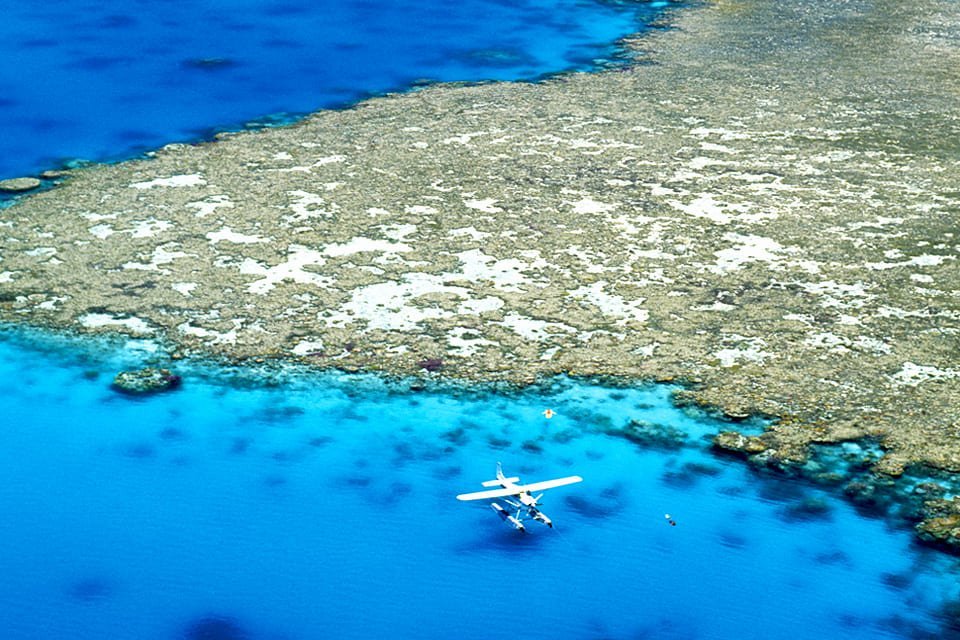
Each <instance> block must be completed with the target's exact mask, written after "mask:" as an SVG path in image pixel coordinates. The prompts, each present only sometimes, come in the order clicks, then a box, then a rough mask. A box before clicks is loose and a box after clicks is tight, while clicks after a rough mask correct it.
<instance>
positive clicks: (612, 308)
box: [570, 282, 650, 322]
mask: <svg viewBox="0 0 960 640" xmlns="http://www.w3.org/2000/svg"><path fill="white" fill-rule="evenodd" d="M606 286H607V283H605V282H594V283H593V284H591V285H589V286H586V285H585V286H582V287H580V288H578V289H574V290H573V291H571V292H570V295H571V296H572V297H574V298H579V299H580V300H583V301H585V302H588V303H590V304H592V305H593V306H595V307H596V308H597V309H599V310H600V312H601V313H603V314H605V315H609V316H616V317H618V318H623V319H625V320H632V321H634V322H646V321H647V319H648V318H649V317H650V312H649V311H647V310H646V309H643V308H642V307H641V306H640V305H642V304H643V303H644V302H645V301H646V299H645V298H638V299H636V300H630V301H626V300H624V299H623V296H619V295H616V294H613V293H607V291H605V288H606Z"/></svg>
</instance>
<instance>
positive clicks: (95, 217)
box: [0, 0, 960, 475]
mask: <svg viewBox="0 0 960 640" xmlns="http://www.w3.org/2000/svg"><path fill="white" fill-rule="evenodd" d="M669 25H670V26H669V27H668V26H666V24H665V25H664V28H662V29H655V30H654V31H652V32H650V33H646V34H643V35H642V36H637V37H636V39H634V40H632V41H630V42H628V43H626V45H627V46H628V47H630V48H631V49H632V50H633V51H634V55H635V58H636V59H635V64H633V65H632V66H630V67H629V68H628V69H626V70H619V71H609V72H603V73H595V74H569V75H565V76H562V77H559V78H555V79H553V80H550V81H547V82H543V83H537V84H523V83H491V84H483V85H478V86H451V85H440V86H434V87H429V88H425V89H422V90H418V91H415V92H412V93H407V94H401V95H390V96H386V97H382V98H377V99H373V100H369V101H366V102H363V103H361V104H359V105H357V106H356V107H354V108H351V109H347V110H343V111H324V112H319V113H317V114H315V115H313V116H311V117H309V118H307V119H306V120H304V121H302V122H299V123H298V124H295V125H293V126H289V127H285V128H276V129H265V130H260V131H249V132H242V133H234V134H224V135H220V136H218V137H217V139H216V140H214V141H211V142H208V143H203V144H198V145H171V146H169V147H165V148H163V149H161V150H159V151H157V152H156V153H154V154H152V157H150V158H148V159H143V160H134V161H128V162H123V163H120V164H115V165H97V166H90V167H86V168H82V169H77V170H73V171H71V172H69V174H68V176H67V177H66V178H65V179H64V180H63V181H62V183H60V184H58V185H57V186H55V187H54V188H52V189H50V190H48V191H45V192H42V193H36V194H33V195H30V196H28V197H24V198H22V199H21V200H20V201H18V202H17V203H16V204H15V205H13V206H11V207H8V208H6V209H3V210H2V211H0V255H2V261H0V319H2V320H5V321H13V322H17V323H26V324H30V325H37V326H49V327H57V328H70V329H76V330H80V331H89V332H101V331H119V332H125V333H129V334H131V335H136V336H144V337H151V338H155V339H158V340H162V341H163V342H164V343H165V344H167V345H168V346H169V348H170V354H171V355H172V356H176V355H179V354H186V353H203V354H212V355H220V356H224V357H227V358H229V359H235V360H238V361H243V360H246V359H258V360H259V359H276V358H284V359H299V360H303V361H306V362H310V363H312V364H314V365H315V366H317V367H340V368H344V369H348V370H353V369H357V370H361V369H362V370H377V371H384V372H387V373H391V374H404V375H406V374H411V373H414V374H417V373H419V374H425V375H426V374H429V375H435V374H434V373H433V372H436V371H439V374H440V375H443V376H448V377H451V378H457V379H470V380H505V381H510V382H516V383H527V382H531V381H534V380H536V379H538V378H540V377H543V376H547V375H550V374H555V373H573V374H584V375H603V376H615V377H621V376H622V377H625V378H630V379H637V378H640V379H676V380H682V381H685V382H687V383H688V384H689V385H690V387H689V392H688V393H687V395H688V396H689V400H690V401H693V402H697V403H700V404H704V405H708V406H712V407H716V408H718V409H719V410H722V411H724V412H726V413H727V414H728V415H730V416H733V417H736V416H746V415H748V414H752V413H762V414H766V415H769V416H774V417H776V418H777V420H776V421H775V422H774V423H773V424H772V425H771V427H770V428H769V430H768V431H767V433H765V434H764V435H763V436H761V438H762V441H761V442H762V447H760V448H763V449H764V450H766V451H769V452H771V454H772V455H774V456H775V457H776V458H778V459H780V460H795V461H802V460H803V459H804V458H805V456H806V450H807V449H806V448H807V446H808V445H809V444H810V443H812V442H821V443H823V442H838V441H843V440H850V439H855V438H860V437H864V436H871V437H876V438H878V439H880V440H881V442H882V445H883V448H884V452H885V454H884V456H883V457H882V458H881V459H880V461H879V462H878V463H877V467H876V469H877V470H878V471H883V472H886V473H889V474H892V475H897V474H899V473H902V471H903V468H904V466H905V465H909V464H911V463H927V464H929V465H932V466H935V467H939V468H943V469H947V470H953V471H960V437H958V435H960V411H958V407H960V402H958V400H960V365H957V358H956V355H957V353H958V342H957V341H958V335H957V334H958V331H960V322H958V320H960V309H958V295H960V289H958V277H957V276H958V273H957V257H958V238H957V235H956V234H957V232H958V229H957V228H956V227H957V224H956V222H957V218H958V214H960V76H958V74H957V72H956V70H957V69H960V38H958V36H957V33H960V5H958V4H957V3H955V2H949V1H948V0H918V1H917V2H913V3H902V2H895V1H893V0H879V1H873V2H867V1H865V0H864V1H858V0H852V1H849V2H834V1H827V0H791V1H786V2H773V1H772V0H742V1H727V0H717V1H714V2H707V3H705V4H703V5H701V6H698V7H695V8H687V9H684V10H682V11H678V12H675V13H673V14H670V19H669Z"/></svg>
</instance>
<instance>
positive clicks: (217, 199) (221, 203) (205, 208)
mask: <svg viewBox="0 0 960 640" xmlns="http://www.w3.org/2000/svg"><path fill="white" fill-rule="evenodd" d="M186 206H188V207H190V208H191V209H196V210H197V212H196V213H195V214H194V215H195V216H196V217H198V218H205V217H207V216H208V215H210V214H211V213H213V212H214V211H216V210H217V209H219V208H221V207H226V208H231V207H233V203H232V202H230V198H229V197H228V196H225V195H216V196H210V197H209V198H206V199H205V200H198V201H196V202H188V203H187V204H186Z"/></svg>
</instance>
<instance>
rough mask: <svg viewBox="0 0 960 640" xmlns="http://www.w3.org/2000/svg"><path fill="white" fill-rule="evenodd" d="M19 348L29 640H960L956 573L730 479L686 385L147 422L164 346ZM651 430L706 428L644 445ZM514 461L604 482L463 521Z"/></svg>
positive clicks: (299, 390) (317, 403) (7, 519)
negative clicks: (518, 515)
mask: <svg viewBox="0 0 960 640" xmlns="http://www.w3.org/2000/svg"><path fill="white" fill-rule="evenodd" d="M17 335H18V334H6V337H5V339H4V340H3V341H0V371H2V374H3V376H4V377H3V379H4V380H6V381H7V384H6V385H5V387H4V390H3V392H2V406H3V411H4V420H3V426H2V427H0V511H2V513H3V514H4V518H3V519H2V520H0V540H2V541H3V553H2V554H0V575H3V576H4V579H3V580H2V581H0V620H3V627H4V634H3V637H4V638H11V639H15V640H20V639H28V638H30V639H35V638H68V637H69V638H73V639H84V638H91V639H93V638H140V639H152V638H157V639H169V638H241V637H243V638H319V637H335V638H372V637H395V638H448V637H460V638H514V637H517V636H518V635H519V636H522V637H525V638H544V639H546V638H550V639H557V638H684V639H687V638H757V639H760V638H800V639H804V638H818V639H822V638H910V637H913V638H949V637H957V632H956V626H952V627H951V626H950V624H951V622H950V618H949V615H948V614H945V613H944V612H945V609H944V607H947V606H950V605H951V603H953V602H954V601H955V600H954V599H955V598H956V597H957V596H958V585H957V581H956V579H955V577H954V576H953V573H952V571H953V569H954V566H953V563H954V561H953V560H952V559H950V558H948V557H946V556H943V555H941V554H938V553H935V552H931V551H928V550H924V549H921V548H918V547H916V546H914V545H913V543H912V537H911V535H910V533H909V532H908V531H901V530H894V529H890V528H889V527H888V526H887V525H886V524H885V523H884V522H883V521H881V520H877V519H870V518H864V517H862V516H860V515H858V514H857V512H856V511H855V510H853V509H852V508H851V507H850V506H849V505H847V504H846V503H844V502H841V501H839V500H837V499H836V498H835V497H833V496H832V495H830V494H827V493H823V492H820V491H819V490H817V489H813V488H810V487H805V486H803V485H800V484H797V483H793V484H787V483H784V482H782V481H779V480H777V479H774V478H758V477H754V476H752V475H751V474H750V472H749V471H748V470H747V469H746V468H745V467H744V466H743V465H742V464H741V463H740V462H737V461H731V460H728V459H724V458H716V457H714V456H713V455H711V454H710V453H709V451H708V449H707V448H706V446H705V441H704V437H705V436H709V435H710V434H713V433H716V432H717V431H718V430H720V429H722V428H724V427H725V426H728V425H725V424H724V423H722V422H719V421H716V420H712V419H710V418H708V417H706V416H703V415H698V414H696V413H690V412H683V411H680V410H678V409H677V408H675V407H674V406H673V405H672V403H671V401H670V398H671V392H672V391H671V388H670V387H667V386H637V387H628V388H613V387H608V386H603V385H599V384H591V383H589V382H585V381H572V380H565V379H558V380H556V381H554V382H553V383H552V384H550V385H548V386H544V387H542V388H539V389H536V390H528V391H525V392H522V393H512V394H502V393H494V392H492V391H489V390H487V391H484V390H482V389H478V388H473V389H465V388H461V389H459V390H448V391H443V392H441V391H411V390H409V387H408V385H404V384H402V383H387V382H384V381H382V380H379V379H377V378H374V377H364V376H351V375H345V374H328V375H320V376H318V375H314V374H291V375H289V376H287V377H285V378H284V379H283V380H282V381H281V382H275V383H272V384H270V385H266V386H265V385H264V384H262V381H258V379H257V378H255V377H253V376H252V375H241V374H242V372H238V371H231V370H219V369H216V368H212V367H205V366H201V365H199V364H184V363H178V366H177V372H178V373H180V374H182V375H184V379H185V383H184V386H183V388H182V389H180V390H179V391H176V392H172V393H169V394H165V395H158V396H154V397H150V398H146V399H131V398H129V397H124V396H121V395H119V394H117V393H115V392H114V391H112V390H111V389H110V388H109V383H110V381H111V379H112V376H113V374H114V373H115V372H116V371H117V370H118V369H120V368H122V367H128V366H139V365H141V364H143V363H144V362H145V361H148V360H149V359H150V356H149V354H148V353H146V352H144V351H143V350H140V349H137V348H133V349H131V348H130V346H129V345H128V347H126V348H117V349H111V350H106V351H93V350H91V349H89V348H87V349H85V350H81V349H79V348H78V346H77V344H71V343H69V342H57V341H56V340H50V339H43V340H42V345H41V346H40V347H38V342H37V340H36V339H30V338H26V339H25V338H22V337H16V336H17ZM545 408H552V409H553V410H555V411H556V412H557V416H556V417H554V418H552V419H550V420H547V419H545V418H544V417H543V416H542V414H541V412H542V411H543V410H544V409H545ZM630 420H636V421H644V422H646V423H649V424H660V425H666V426H669V427H671V428H673V429H676V430H679V433H674V434H673V436H674V437H672V438H668V439H665V440H660V441H656V440H654V441H648V442H647V443H646V444H643V445H641V444H638V443H636V442H633V441H631V440H629V439H627V438H625V437H623V435H622V434H623V431H622V428H623V427H624V426H626V425H627V424H628V423H629V421H630ZM680 441H682V444H678V443H679V442H680ZM498 460H499V461H502V462H503V464H504V468H505V470H506V471H507V472H508V474H516V475H520V476H521V477H522V478H523V479H524V480H528V481H533V480H539V479H546V478H549V477H553V476H555V475H569V474H571V473H577V474H580V475H582V476H583V477H584V482H583V483H581V484H578V485H573V486H570V487H564V488H559V489H554V490H551V491H550V492H548V493H547V495H546V497H545V499H544V504H543V508H544V511H545V512H546V513H547V514H548V515H550V516H551V517H552V518H553V519H554V521H555V523H556V528H555V529H553V530H550V529H547V528H544V527H539V526H534V525H535V523H533V524H531V526H530V532H529V533H528V534H526V535H523V534H520V533H517V532H514V531H513V530H511V529H510V528H508V527H507V526H505V525H504V524H503V523H502V522H501V521H500V520H499V519H498V518H497V517H496V515H495V514H494V513H493V512H492V511H491V510H490V509H489V507H487V506H485V505H484V504H483V503H477V504H466V503H462V502H458V501H456V500H455V499H454V495H455V494H457V493H461V492H464V491H473V490H479V489H480V488H481V487H480V484H479V483H480V482H481V481H482V480H486V479H489V478H491V477H492V476H493V474H494V472H495V465H496V462H497V461H498ZM666 514H670V516H671V517H672V518H673V519H674V520H675V522H676V523H677V525H676V526H670V525H669V523H668V521H667V519H666V518H665V515H666ZM944 625H946V626H944Z"/></svg>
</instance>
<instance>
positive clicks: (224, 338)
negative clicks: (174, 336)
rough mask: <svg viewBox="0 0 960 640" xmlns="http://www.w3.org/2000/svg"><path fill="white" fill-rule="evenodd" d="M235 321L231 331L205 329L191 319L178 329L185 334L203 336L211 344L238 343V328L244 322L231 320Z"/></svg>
mask: <svg viewBox="0 0 960 640" xmlns="http://www.w3.org/2000/svg"><path fill="white" fill-rule="evenodd" d="M231 322H232V323H233V328H232V329H231V330H230V331H225V332H221V331H214V330H213V329H204V328H203V327H197V326H194V325H193V324H191V323H190V322H189V321H187V322H184V323H183V324H180V325H178V326H177V331H179V332H180V333H182V334H183V335H185V336H194V337H196V338H203V339H205V340H206V341H207V342H208V343H209V344H236V342H237V330H238V329H240V327H241V326H243V322H242V321H240V320H231Z"/></svg>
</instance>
